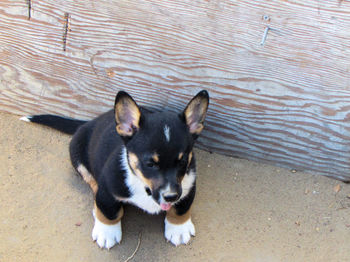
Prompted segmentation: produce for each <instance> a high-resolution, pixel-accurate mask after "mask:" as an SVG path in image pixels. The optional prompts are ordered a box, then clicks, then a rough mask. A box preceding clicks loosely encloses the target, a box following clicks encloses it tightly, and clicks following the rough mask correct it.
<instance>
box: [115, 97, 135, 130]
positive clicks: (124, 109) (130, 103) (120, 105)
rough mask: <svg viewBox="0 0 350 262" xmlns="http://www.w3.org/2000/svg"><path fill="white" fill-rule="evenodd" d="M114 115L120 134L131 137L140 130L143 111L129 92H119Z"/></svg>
mask: <svg viewBox="0 0 350 262" xmlns="http://www.w3.org/2000/svg"><path fill="white" fill-rule="evenodd" d="M114 115H115V121H116V124H117V126H116V129H117V132H118V134H119V135H121V136H123V137H131V136H133V135H134V134H135V133H136V132H137V130H139V128H140V119H141V111H140V108H139V107H138V106H137V104H136V102H135V101H134V99H132V97H131V96H130V95H129V94H128V93H126V92H124V91H119V92H118V94H117V96H116V97H115V103H114Z"/></svg>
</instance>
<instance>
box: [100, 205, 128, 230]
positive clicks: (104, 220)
mask: <svg viewBox="0 0 350 262" xmlns="http://www.w3.org/2000/svg"><path fill="white" fill-rule="evenodd" d="M95 215H96V218H97V219H98V220H99V221H100V222H102V223H103V224H105V225H115V224H117V223H118V222H119V221H120V220H121V219H122V217H123V215H124V209H123V207H121V208H120V209H119V212H118V214H117V218H115V219H113V220H110V219H108V218H107V217H105V215H104V214H103V213H102V211H101V210H100V209H99V208H98V207H97V205H96V202H95Z"/></svg>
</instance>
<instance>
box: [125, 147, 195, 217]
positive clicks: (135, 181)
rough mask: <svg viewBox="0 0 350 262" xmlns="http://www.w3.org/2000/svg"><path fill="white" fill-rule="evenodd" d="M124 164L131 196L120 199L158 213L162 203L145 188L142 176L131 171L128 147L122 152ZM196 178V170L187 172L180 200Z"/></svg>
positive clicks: (151, 212)
mask: <svg viewBox="0 0 350 262" xmlns="http://www.w3.org/2000/svg"><path fill="white" fill-rule="evenodd" d="M121 158H122V165H123V167H124V170H125V171H126V184H127V186H128V188H129V190H130V193H131V197H130V198H127V199H120V200H121V201H122V202H127V203H130V204H133V205H135V206H137V207H139V208H141V209H143V210H144V211H146V212H148V213H150V214H158V213H159V212H160V211H161V210H162V209H161V208H160V205H159V204H158V203H157V202H156V201H155V200H154V199H153V197H152V196H149V195H148V194H147V193H146V190H145V186H146V185H145V184H144V183H143V182H142V180H141V179H140V178H138V177H137V176H136V175H135V174H133V172H132V171H131V169H130V167H129V163H128V159H127V152H126V148H124V149H123V152H122V157H121ZM195 180H196V174H195V173H194V172H190V173H189V174H186V175H185V177H184V178H183V180H182V183H181V184H182V195H181V197H180V199H179V200H181V199H182V198H183V197H185V196H186V195H187V194H188V193H189V191H190V190H191V188H192V185H193V183H194V181H195Z"/></svg>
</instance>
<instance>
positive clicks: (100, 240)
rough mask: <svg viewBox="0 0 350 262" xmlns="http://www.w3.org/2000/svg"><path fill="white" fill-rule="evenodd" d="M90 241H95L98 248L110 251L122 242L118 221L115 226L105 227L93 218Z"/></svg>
mask: <svg viewBox="0 0 350 262" xmlns="http://www.w3.org/2000/svg"><path fill="white" fill-rule="evenodd" d="M92 239H93V240H94V241H96V243H97V245H98V246H99V247H100V248H107V249H110V248H111V247H113V246H114V245H115V244H117V243H120V241H121V240H122V225H121V221H119V222H118V223H117V224H115V225H106V224H103V223H102V222H100V221H99V220H98V219H97V218H95V225H94V229H93V230H92Z"/></svg>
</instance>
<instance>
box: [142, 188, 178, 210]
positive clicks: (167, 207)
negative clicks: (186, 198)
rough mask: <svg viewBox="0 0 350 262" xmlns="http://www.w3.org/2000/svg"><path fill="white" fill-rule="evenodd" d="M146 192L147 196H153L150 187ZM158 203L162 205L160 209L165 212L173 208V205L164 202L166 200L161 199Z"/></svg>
mask: <svg viewBox="0 0 350 262" xmlns="http://www.w3.org/2000/svg"><path fill="white" fill-rule="evenodd" d="M145 191H146V193H147V195H149V196H152V191H151V189H150V188H149V187H145ZM156 202H157V203H158V204H159V205H160V208H161V209H162V210H163V211H168V210H170V208H171V206H172V203H170V202H166V201H164V199H161V200H160V201H156Z"/></svg>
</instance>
